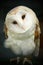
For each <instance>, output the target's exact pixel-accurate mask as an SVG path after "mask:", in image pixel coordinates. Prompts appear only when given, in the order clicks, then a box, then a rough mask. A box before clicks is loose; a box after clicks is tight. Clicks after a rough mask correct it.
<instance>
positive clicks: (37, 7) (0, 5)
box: [0, 0, 43, 65]
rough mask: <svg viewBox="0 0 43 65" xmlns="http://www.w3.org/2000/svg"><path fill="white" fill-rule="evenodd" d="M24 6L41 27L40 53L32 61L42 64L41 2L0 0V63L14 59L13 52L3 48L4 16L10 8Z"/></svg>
mask: <svg viewBox="0 0 43 65" xmlns="http://www.w3.org/2000/svg"><path fill="white" fill-rule="evenodd" d="M19 5H24V6H27V7H29V8H31V9H33V10H34V11H35V13H36V15H37V17H38V19H39V22H40V27H41V37H40V52H39V56H38V58H37V59H34V63H35V64H36V65H38V64H39V65H41V64H42V63H43V61H42V60H43V1H42V0H1V1H0V62H2V61H4V62H8V61H9V60H10V59H11V58H14V57H16V56H15V55H14V54H13V52H12V51H11V50H9V49H6V48H4V46H3V43H4V40H5V35H4V33H3V27H4V22H5V17H6V14H7V13H8V12H9V10H11V9H12V8H14V7H16V6H19Z"/></svg>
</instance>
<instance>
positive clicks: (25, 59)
mask: <svg viewBox="0 0 43 65" xmlns="http://www.w3.org/2000/svg"><path fill="white" fill-rule="evenodd" d="M25 62H27V63H29V64H30V65H33V64H32V62H31V60H29V59H27V58H24V61H23V65H24V64H25Z"/></svg>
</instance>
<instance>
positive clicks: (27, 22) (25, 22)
mask: <svg viewBox="0 0 43 65" xmlns="http://www.w3.org/2000/svg"><path fill="white" fill-rule="evenodd" d="M36 20H37V17H36V14H35V13H34V11H33V10H32V9H30V8H28V7H26V6H18V7H15V8H13V9H12V10H11V11H9V12H8V14H7V16H6V18H5V29H4V30H5V34H8V32H9V31H10V32H13V33H25V32H26V31H27V30H29V29H30V28H31V27H32V26H34V24H35V23H36Z"/></svg>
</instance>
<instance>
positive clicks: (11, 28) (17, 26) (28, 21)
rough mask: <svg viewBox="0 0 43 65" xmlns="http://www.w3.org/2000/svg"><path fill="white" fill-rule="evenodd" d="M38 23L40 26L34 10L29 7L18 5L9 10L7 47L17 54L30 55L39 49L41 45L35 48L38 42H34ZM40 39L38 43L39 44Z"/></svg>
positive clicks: (7, 17) (6, 23)
mask: <svg viewBox="0 0 43 65" xmlns="http://www.w3.org/2000/svg"><path fill="white" fill-rule="evenodd" d="M36 24H37V25H38V27H39V20H38V18H37V16H36V14H35V13H34V11H33V10H32V9H30V8H28V7H25V6H18V7H15V8H14V9H12V10H11V11H9V12H8V14H7V16H6V19H5V25H6V27H7V35H8V39H6V41H5V47H7V48H11V49H12V51H13V52H14V53H15V54H23V55H28V54H29V55H30V54H32V53H33V52H34V51H37V50H38V49H39V45H37V47H38V49H37V50H35V48H36V43H35V42H34V39H35V35H34V34H35V30H36ZM39 29H40V28H39ZM39 33H40V31H39ZM39 35H40V34H39ZM38 39H39V38H38ZM38 39H37V44H39V41H38ZM37 53H38V52H36V53H35V54H37Z"/></svg>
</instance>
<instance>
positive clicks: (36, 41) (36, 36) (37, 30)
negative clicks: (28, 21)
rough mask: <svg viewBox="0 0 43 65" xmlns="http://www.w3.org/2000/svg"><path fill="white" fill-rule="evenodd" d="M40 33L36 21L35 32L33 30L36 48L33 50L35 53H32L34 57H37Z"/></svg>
mask: <svg viewBox="0 0 43 65" xmlns="http://www.w3.org/2000/svg"><path fill="white" fill-rule="evenodd" d="M40 33H41V30H40V26H39V21H38V20H37V22H36V30H35V40H34V41H35V45H36V48H35V51H34V53H33V54H34V55H35V56H38V55H39V48H40Z"/></svg>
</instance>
